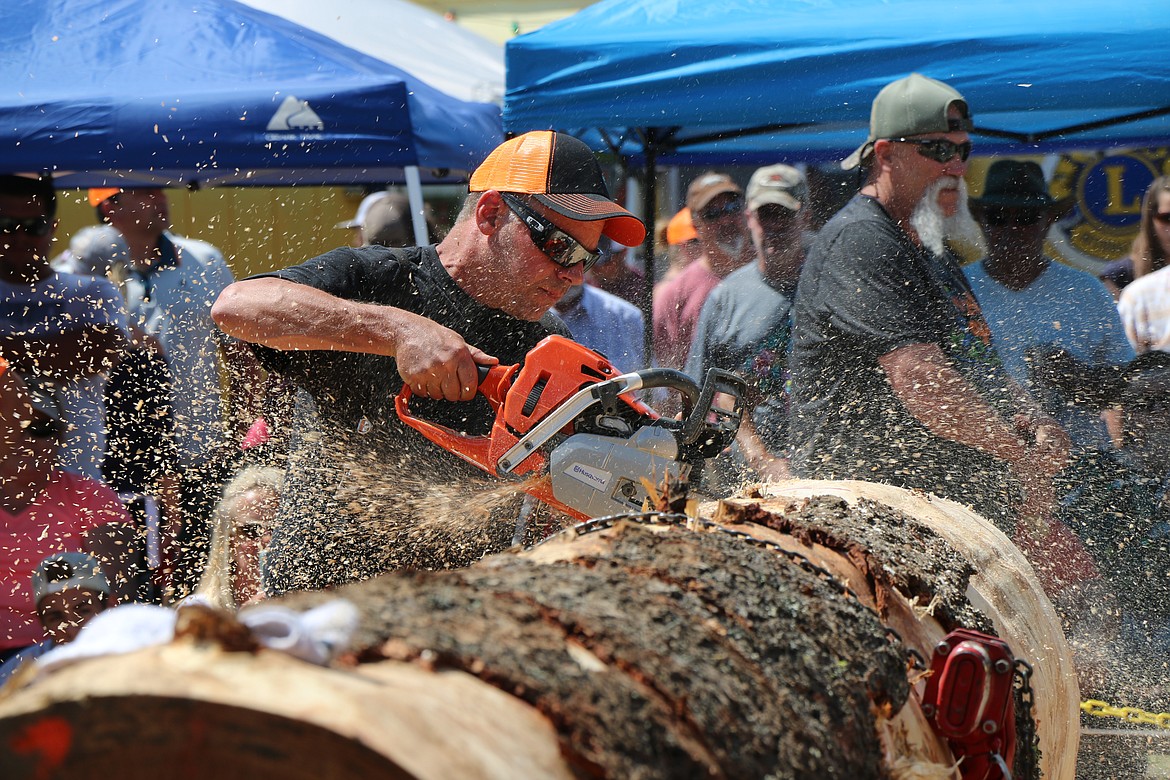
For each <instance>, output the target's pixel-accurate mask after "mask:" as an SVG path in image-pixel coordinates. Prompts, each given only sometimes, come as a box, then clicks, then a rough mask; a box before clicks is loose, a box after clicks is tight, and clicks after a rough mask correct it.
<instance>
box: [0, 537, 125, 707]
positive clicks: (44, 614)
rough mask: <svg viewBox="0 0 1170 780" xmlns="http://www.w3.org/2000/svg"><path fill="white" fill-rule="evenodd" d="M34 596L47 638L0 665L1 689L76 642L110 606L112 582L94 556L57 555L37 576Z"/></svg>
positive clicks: (86, 554)
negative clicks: (16, 674)
mask: <svg viewBox="0 0 1170 780" xmlns="http://www.w3.org/2000/svg"><path fill="white" fill-rule="evenodd" d="M32 596H33V604H34V605H35V606H36V613H37V618H38V619H39V620H40V623H41V628H42V629H43V630H44V633H45V638H44V639H43V640H41V641H40V642H37V643H36V644H34V645H30V646H28V647H26V648H24V649H23V650H21V651H20V652H18V653H16V654H14V655H12V656H11V657H9V658H8V660H6V661H5V662H4V663H3V664H0V685H3V684H4V682H5V681H7V680H8V678H9V677H11V676H12V674H13V673H14V672H15V671H16V670H17V669H19V668H20V667H21V666H22V665H24V664H25V663H27V662H29V661H31V660H33V659H35V658H40V657H41V656H42V655H44V654H45V653H47V652H49V651H50V650H52V649H53V648H54V647H57V646H58V645H65V644H69V643H70V642H72V641H73V640H74V639H76V638H77V635H78V633H80V631H81V629H82V627H83V626H85V624H86V623H88V622H89V621H90V619H91V618H92V617H93V616H94V615H97V614H98V613H100V612H104V611H105V609H106V608H107V607H108V606H109V601H110V581H109V580H108V579H107V578H106V575H105V572H103V571H102V567H101V564H100V563H98V561H97V559H96V558H94V557H93V556H92V555H89V554H88V553H83V552H61V553H54V554H52V555H50V556H49V557H47V558H45V559H44V560H43V561H41V562H40V564H39V565H38V566H37V568H36V570H35V571H34V572H33V574H32Z"/></svg>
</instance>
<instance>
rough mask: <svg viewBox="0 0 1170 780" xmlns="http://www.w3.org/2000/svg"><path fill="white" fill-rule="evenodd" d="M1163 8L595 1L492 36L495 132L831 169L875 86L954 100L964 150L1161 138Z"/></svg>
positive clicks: (982, 2)
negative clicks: (499, 96) (964, 118)
mask: <svg viewBox="0 0 1170 780" xmlns="http://www.w3.org/2000/svg"><path fill="white" fill-rule="evenodd" d="M1168 40H1170V2H1167V0H1126V1H1125V2H1123V3H1118V2H1104V0H1060V1H1059V2H1057V1H1056V0H978V1H977V2H969V1H968V0H963V1H962V2H947V1H946V0H941V1H940V0H897V1H896V2H894V1H892V0H891V1H888V2H887V1H886V0H717V1H715V0H693V2H680V0H603V2H600V3H597V4H596V5H593V6H590V7H588V8H586V9H584V10H582V11H580V12H578V13H577V14H574V15H573V16H571V17H568V18H566V19H563V20H561V21H559V22H554V23H552V24H549V25H546V26H545V27H542V28H540V29H539V30H536V31H535V32H532V33H529V34H527V35H522V36H520V37H518V38H515V39H513V40H511V41H509V42H508V43H507V45H506V47H505V61H506V76H507V91H506V97H505V104H504V126H505V128H507V129H508V130H511V131H524V130H529V129H534V128H549V127H555V128H557V129H561V130H565V131H568V132H572V133H576V134H589V133H593V134H594V136H593V137H594V138H597V135H596V134H597V133H598V132H600V133H601V134H602V135H603V137H604V139H605V140H606V142H607V143H608V144H609V145H610V146H611V147H612V148H614V149H616V150H618V151H619V152H621V153H624V154H630V155H632V156H634V157H637V156H638V155H639V154H640V153H641V151H642V149H643V147H644V146H646V145H652V146H653V147H654V150H655V152H656V153H657V155H658V159H660V160H662V161H677V162H692V163H697V162H704V161H705V162H721V163H742V164H756V163H759V162H765V161H766V162H774V161H776V160H778V159H785V158H787V159H791V160H804V161H808V162H815V161H823V160H830V159H840V158H842V157H844V156H845V155H846V154H847V153H848V152H849V151H851V150H852V149H854V148H855V147H857V146H858V145H859V144H860V143H861V142H862V141H864V140H865V136H866V128H867V125H868V121H869V106H870V102H871V101H872V99H873V97H874V95H876V94H877V92H878V90H879V89H880V88H881V87H882V86H883V85H885V84H886V83H888V82H890V81H893V80H894V79H897V78H900V77H902V76H905V75H907V74H908V73H910V72H913V71H917V72H920V73H923V74H925V75H927V76H931V77H934V78H938V79H942V80H943V81H946V82H948V83H950V84H951V85H953V86H954V87H955V88H957V89H958V90H959V91H960V92H961V93H963V95H964V96H965V97H966V98H967V100H968V102H969V103H970V105H971V108H972V111H973V112H974V115H975V122H976V126H977V128H978V131H977V132H976V133H975V138H974V140H975V142H976V151H977V152H978V153H983V154H987V153H1009V152H1010V153H1017V154H1019V153H1026V152H1036V151H1057V150H1066V149H1074V148H1090V149H1096V148H1106V147H1115V146H1121V145H1126V146H1152V145H1159V144H1164V143H1166V142H1167V141H1170V59H1168V58H1167V56H1166V53H1167V48H1166V46H1167V43H1166V42H1167V41H1168Z"/></svg>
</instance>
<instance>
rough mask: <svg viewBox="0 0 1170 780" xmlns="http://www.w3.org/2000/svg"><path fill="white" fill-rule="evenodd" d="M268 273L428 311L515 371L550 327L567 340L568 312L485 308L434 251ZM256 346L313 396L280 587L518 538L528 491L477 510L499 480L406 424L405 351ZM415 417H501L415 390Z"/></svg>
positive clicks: (396, 252)
mask: <svg viewBox="0 0 1170 780" xmlns="http://www.w3.org/2000/svg"><path fill="white" fill-rule="evenodd" d="M265 276H275V277H278V278H281V279H286V280H288V281H292V282H296V283H298V284H305V285H309V286H311V287H315V288H317V289H320V290H323V291H325V292H328V293H330V294H332V295H335V296H337V297H339V298H346V299H350V300H356V301H362V302H364V303H372V304H381V305H387V306H393V307H395V308H399V309H404V310H407V311H411V312H414V313H416V314H420V315H422V316H424V317H427V318H428V319H431V320H433V321H435V322H437V323H439V324H441V325H444V326H446V327H448V328H451V329H452V330H454V331H456V332H457V333H459V334H460V335H462V336H463V338H464V339H465V340H466V341H467V343H468V344H470V345H472V346H475V347H479V348H480V349H482V350H483V351H485V352H487V353H488V354H490V355H494V356H495V357H497V358H499V359H500V362H501V363H502V364H504V365H510V364H513V363H518V362H520V361H521V360H522V359H523V358H524V356H525V355H526V354H527V352H528V350H530V349H531V348H532V347H534V346H535V345H536V344H537V343H538V342H540V340H541V339H543V338H544V337H545V336H547V335H549V334H550V333H560V334H562V335H567V332H566V331H565V329H564V326H563V324H561V323H560V322H559V320H556V319H555V318H546V319H544V320H542V321H540V322H529V321H525V320H519V319H517V318H515V317H512V316H510V315H508V314H505V313H504V312H502V311H499V310H496V309H492V308H489V307H487V306H484V305H482V304H480V303H478V302H477V301H475V300H474V299H472V298H471V297H470V296H469V295H468V294H467V293H466V292H464V291H463V289H462V288H460V287H459V286H458V285H457V284H456V283H455V281H454V280H453V279H452V278H451V276H450V274H448V273H447V270H446V269H445V268H444V267H443V266H442V264H441V263H440V261H439V256H438V253H437V252H436V251H435V248H434V247H421V248H419V247H411V248H406V249H392V248H387V247H381V246H371V247H363V248H360V249H352V248H343V249H336V250H333V251H331V252H328V253H326V254H324V255H321V256H320V257H317V258H314V259H312V260H309V261H308V262H306V263H304V264H302V265H299V266H294V267H292V268H286V269H284V270H281V271H276V272H274V273H271V274H265ZM253 348H254V349H255V351H256V354H257V356H258V358H259V359H260V361H261V363H262V364H263V365H264V366H265V368H268V369H270V370H275V371H278V372H280V373H281V374H283V375H284V377H285V378H286V379H289V380H291V381H293V382H295V383H296V384H297V385H298V386H299V387H300V388H301V389H302V390H303V391H306V392H307V393H308V395H309V396H311V400H310V399H308V398H305V397H303V396H302V398H301V399H299V402H298V404H297V415H296V421H295V422H294V437H293V439H294V442H293V452H292V454H291V455H290V460H289V470H288V478H287V480H286V484H285V495H284V497H283V500H282V502H281V506H280V511H279V515H278V518H277V523H276V526H275V528H274V529H273V534H272V542H271V544H270V546H269V549H268V550H267V552H266V555H265V563H264V566H263V570H264V571H263V574H264V580H265V582H264V586H265V588H266V590H267V592H268V593H269V594H270V595H272V594H275V593H279V592H283V591H285V590H291V589H312V588H320V587H324V586H326V585H336V584H340V583H343V582H347V581H351V580H356V579H363V578H366V577H369V576H373V575H375V574H378V573H380V572H383V571H386V570H388V569H392V568H398V567H403V566H410V567H418V568H442V567H447V566H452V565H465V564H467V563H470V562H472V561H474V560H476V559H478V558H479V557H482V556H483V555H484V554H486V553H488V552H494V551H497V550H499V549H502V548H504V547H506V546H507V545H508V544H509V543H510V542H511V539H512V532H513V525H512V521H513V520H514V518H515V516H516V514H515V509H516V505H517V504H518V499H517V500H516V501H508V502H502V503H501V507H497V506H495V505H494V504H493V505H490V506H489V505H488V504H477V501H478V497H479V496H481V495H482V494H483V493H484V492H485V491H490V490H492V489H493V488H497V489H498V488H499V485H500V483H499V481H498V480H494V479H493V478H491V477H489V476H488V475H487V474H486V473H485V472H483V471H481V470H479V469H477V468H476V467H474V466H472V465H469V464H467V463H465V462H464V461H462V460H460V459H459V458H458V457H456V456H455V455H452V454H450V453H448V452H447V451H445V450H443V449H442V448H440V447H439V446H438V445H436V444H433V443H431V442H430V441H427V440H426V439H424V438H423V437H422V436H421V435H420V434H419V433H417V432H416V431H414V430H413V429H410V428H408V427H407V426H406V425H404V424H403V423H402V422H401V421H400V420H399V419H398V417H397V414H396V412H395V409H394V396H395V395H396V394H397V393H398V391H399V390H400V389H401V387H402V379H401V377H400V376H399V375H398V367H397V363H396V361H395V360H394V358H391V357H386V356H382V355H369V354H362V353H351V352H338V351H311V350H310V351H281V350H274V349H269V348H265V347H261V346H255V345H254V346H253ZM411 412H412V413H413V414H415V415H416V416H418V417H421V418H422V419H424V420H429V421H432V422H436V423H439V424H441V425H444V426H446V427H449V428H453V429H455V430H458V431H462V432H466V433H472V434H484V433H487V432H488V431H489V429H490V425H491V422H492V420H493V417H494V415H493V413H492V410H491V407H490V406H489V405H488V403H487V401H486V400H485V399H484V398H483V397H482V396H478V397H477V398H476V399H475V400H474V401H469V402H466V403H453V402H449V401H443V400H431V399H422V398H414V399H412V400H411ZM509 498H512V496H509ZM503 504H507V506H503ZM497 509H499V510H500V511H492V510H497ZM488 515H492V516H494V517H497V518H498V522H489V521H488V519H487V517H488Z"/></svg>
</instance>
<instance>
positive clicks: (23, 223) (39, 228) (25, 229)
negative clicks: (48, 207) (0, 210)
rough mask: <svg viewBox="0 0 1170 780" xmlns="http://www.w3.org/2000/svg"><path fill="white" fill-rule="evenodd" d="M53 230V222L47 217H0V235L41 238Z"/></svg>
mask: <svg viewBox="0 0 1170 780" xmlns="http://www.w3.org/2000/svg"><path fill="white" fill-rule="evenodd" d="M52 229H53V220H51V219H49V218H48V217H25V218H23V219H21V218H18V217H0V233H16V232H17V231H19V232H21V233H24V234H25V235H28V236H36V237H37V238H43V237H45V236H47V235H49V232H50V231H51V230H52Z"/></svg>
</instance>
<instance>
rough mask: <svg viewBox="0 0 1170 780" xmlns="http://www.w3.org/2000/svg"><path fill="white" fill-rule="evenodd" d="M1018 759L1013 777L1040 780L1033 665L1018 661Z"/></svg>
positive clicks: (1016, 681) (1023, 779)
mask: <svg viewBox="0 0 1170 780" xmlns="http://www.w3.org/2000/svg"><path fill="white" fill-rule="evenodd" d="M1015 692H1016V758H1015V761H1014V762H1013V763H1014V764H1015V766H1014V767H1013V770H1014V773H1013V776H1014V777H1016V778H1019V780H1040V741H1039V739H1038V738H1037V736H1036V717H1035V715H1036V713H1035V709H1034V701H1033V698H1032V665H1031V664H1029V663H1028V662H1027V661H1025V660H1023V659H1022V658H1017V659H1016V669H1015Z"/></svg>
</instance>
